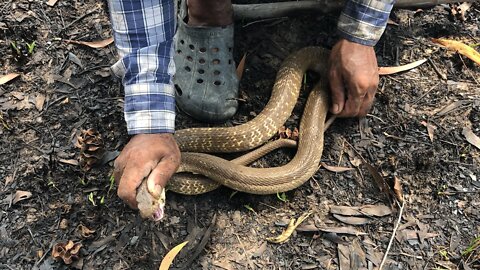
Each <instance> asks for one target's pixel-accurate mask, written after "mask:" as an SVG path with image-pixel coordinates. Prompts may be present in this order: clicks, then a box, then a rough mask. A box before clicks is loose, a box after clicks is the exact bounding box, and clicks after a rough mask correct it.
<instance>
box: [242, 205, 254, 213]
mask: <svg viewBox="0 0 480 270" xmlns="http://www.w3.org/2000/svg"><path fill="white" fill-rule="evenodd" d="M243 207H245V208H246V209H247V210H248V211H251V212H253V213H254V214H255V215H256V214H257V212H255V210H253V208H252V207H251V206H250V205H248V204H245V205H244V206H243Z"/></svg>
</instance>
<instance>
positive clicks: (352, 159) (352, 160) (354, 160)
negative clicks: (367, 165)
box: [348, 157, 362, 167]
mask: <svg viewBox="0 0 480 270" xmlns="http://www.w3.org/2000/svg"><path fill="white" fill-rule="evenodd" d="M348 159H349V160H350V163H352V165H353V166H354V167H358V166H360V165H361V164H362V159H360V158H357V157H349V158H348Z"/></svg>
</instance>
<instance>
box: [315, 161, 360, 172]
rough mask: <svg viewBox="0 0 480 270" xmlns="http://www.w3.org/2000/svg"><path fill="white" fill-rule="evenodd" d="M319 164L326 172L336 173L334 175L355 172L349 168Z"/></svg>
mask: <svg viewBox="0 0 480 270" xmlns="http://www.w3.org/2000/svg"><path fill="white" fill-rule="evenodd" d="M320 164H322V167H324V168H325V169H326V170H327V171H331V172H336V173H341V172H348V171H351V170H355V168H349V167H338V166H330V165H327V164H325V162H320Z"/></svg>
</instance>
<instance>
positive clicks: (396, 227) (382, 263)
mask: <svg viewBox="0 0 480 270" xmlns="http://www.w3.org/2000/svg"><path fill="white" fill-rule="evenodd" d="M404 206H405V200H404V199H403V197H402V205H401V206H400V212H399V213H398V220H397V224H395V228H394V229H393V232H392V237H390V241H389V242H388V246H387V250H386V251H385V254H384V255H383V259H382V262H381V263H380V267H378V269H380V270H382V269H383V265H384V264H385V262H386V261H387V257H388V252H389V251H390V248H391V247H392V243H393V239H395V235H396V234H397V230H398V226H400V221H402V216H403V207H404Z"/></svg>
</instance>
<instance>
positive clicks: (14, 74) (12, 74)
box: [0, 73, 20, 85]
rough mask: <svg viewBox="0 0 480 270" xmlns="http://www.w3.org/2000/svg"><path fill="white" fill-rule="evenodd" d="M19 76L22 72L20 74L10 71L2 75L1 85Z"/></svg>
mask: <svg viewBox="0 0 480 270" xmlns="http://www.w3.org/2000/svg"><path fill="white" fill-rule="evenodd" d="M18 76H20V74H18V73H10V74H7V75H4V76H2V77H0V85H2V84H5V83H7V82H9V81H11V80H13V79H15V78H16V77H18Z"/></svg>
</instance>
